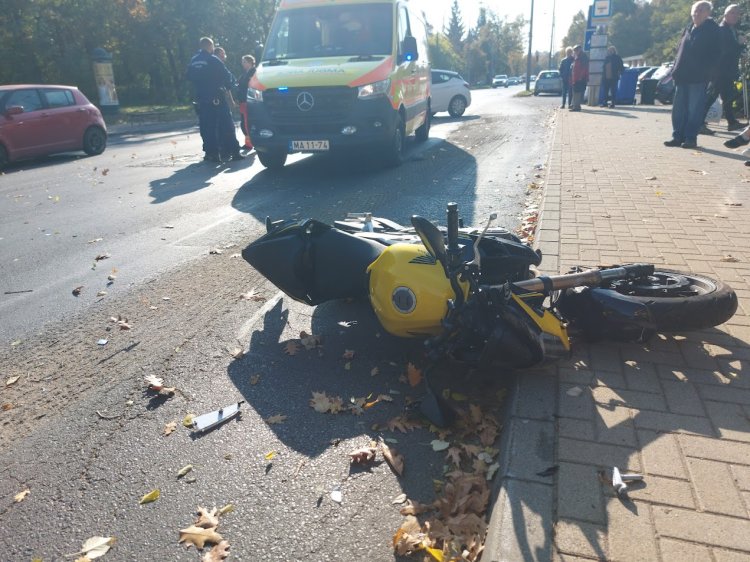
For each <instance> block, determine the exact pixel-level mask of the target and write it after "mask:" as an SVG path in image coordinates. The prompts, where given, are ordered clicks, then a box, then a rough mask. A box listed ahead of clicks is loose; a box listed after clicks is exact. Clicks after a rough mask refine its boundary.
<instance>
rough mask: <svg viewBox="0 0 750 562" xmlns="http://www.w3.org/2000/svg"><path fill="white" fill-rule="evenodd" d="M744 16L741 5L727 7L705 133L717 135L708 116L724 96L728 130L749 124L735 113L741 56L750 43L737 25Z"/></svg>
mask: <svg viewBox="0 0 750 562" xmlns="http://www.w3.org/2000/svg"><path fill="white" fill-rule="evenodd" d="M741 15H742V14H741V12H740V7H739V6H738V5H737V4H730V5H729V6H727V9H726V10H724V19H723V20H722V22H721V24H720V25H719V35H720V37H721V54H720V55H719V60H718V62H717V64H716V69H715V72H714V75H713V77H712V78H711V83H710V84H709V85H708V92H707V95H708V99H706V111H705V113H704V117H703V120H704V125H703V129H701V133H704V134H709V135H713V134H714V132H713V131H712V130H711V129H709V128H708V127H706V125H705V120H706V117H705V116H706V115H708V110H709V109H711V106H712V105H713V103H714V102H715V101H716V99H717V98H718V97H719V96H721V105H722V108H723V110H724V117H725V118H726V120H727V130H728V131H738V130H740V129H744V128H745V125H743V124H742V123H740V122H739V121H738V120H737V118H736V117H735V116H734V108H733V107H732V105H733V103H734V100H735V99H737V89H736V88H735V87H734V82H735V80H737V76H739V72H740V71H739V66H740V55H741V54H742V51H743V50H744V49H745V44H746V43H747V40H746V39H745V38H744V37H742V36H738V35H737V24H738V23H739V21H740V17H741Z"/></svg>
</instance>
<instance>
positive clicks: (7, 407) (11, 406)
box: [3, 402, 13, 412]
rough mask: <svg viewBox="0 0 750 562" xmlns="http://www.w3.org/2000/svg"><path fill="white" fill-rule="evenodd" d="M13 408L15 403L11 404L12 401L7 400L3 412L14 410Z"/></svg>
mask: <svg viewBox="0 0 750 562" xmlns="http://www.w3.org/2000/svg"><path fill="white" fill-rule="evenodd" d="M12 409H13V404H11V403H10V402H6V403H5V404H3V412H7V411H8V410H12Z"/></svg>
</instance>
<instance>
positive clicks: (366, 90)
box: [357, 78, 391, 99]
mask: <svg viewBox="0 0 750 562" xmlns="http://www.w3.org/2000/svg"><path fill="white" fill-rule="evenodd" d="M390 89H391V79H390V78H387V79H386V80H381V81H379V82H373V83H372V84H365V85H364V86H360V87H359V89H358V92H357V97H358V98H359V99H367V98H374V97H377V96H384V95H385V94H387V93H388V90H390Z"/></svg>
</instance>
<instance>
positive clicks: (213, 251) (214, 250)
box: [208, 248, 224, 256]
mask: <svg viewBox="0 0 750 562" xmlns="http://www.w3.org/2000/svg"><path fill="white" fill-rule="evenodd" d="M208 253H209V254H211V255H212V256H220V255H221V254H223V253H224V252H223V251H221V250H220V249H219V248H211V249H210V250H209V251H208Z"/></svg>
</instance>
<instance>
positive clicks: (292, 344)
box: [284, 341, 299, 355]
mask: <svg viewBox="0 0 750 562" xmlns="http://www.w3.org/2000/svg"><path fill="white" fill-rule="evenodd" d="M297 352H299V344H298V343H297V342H296V341H288V342H286V344H285V345H284V353H286V354H287V355H297Z"/></svg>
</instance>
